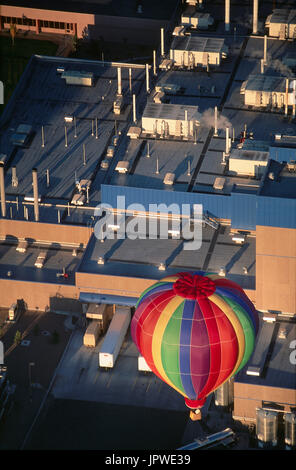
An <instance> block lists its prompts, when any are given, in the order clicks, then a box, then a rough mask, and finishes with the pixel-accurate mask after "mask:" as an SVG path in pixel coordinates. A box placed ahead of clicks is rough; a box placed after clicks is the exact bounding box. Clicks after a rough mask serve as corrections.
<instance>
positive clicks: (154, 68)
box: [153, 51, 157, 76]
mask: <svg viewBox="0 0 296 470" xmlns="http://www.w3.org/2000/svg"><path fill="white" fill-rule="evenodd" d="M153 75H154V76H156V75H157V73H156V51H153Z"/></svg>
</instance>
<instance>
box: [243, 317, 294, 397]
mask: <svg viewBox="0 0 296 470" xmlns="http://www.w3.org/2000/svg"><path fill="white" fill-rule="evenodd" d="M259 325H260V327H259V332H258V336H257V340H256V346H255V350H254V352H253V354H252V356H251V358H250V360H249V362H248V364H247V365H246V366H245V367H244V368H243V369H242V370H241V371H240V372H239V373H238V374H237V375H236V378H235V380H236V382H238V383H243V384H252V385H264V386H266V387H284V388H287V389H292V390H293V389H295V386H296V379H295V365H294V364H293V363H292V361H290V359H289V355H290V353H291V349H290V343H291V341H292V340H293V339H294V338H295V334H296V324H295V322H292V321H288V320H287V319H285V318H284V317H278V318H276V317H275V316H274V315H272V314H269V313H265V314H260V323H259ZM262 398H263V397H262Z"/></svg>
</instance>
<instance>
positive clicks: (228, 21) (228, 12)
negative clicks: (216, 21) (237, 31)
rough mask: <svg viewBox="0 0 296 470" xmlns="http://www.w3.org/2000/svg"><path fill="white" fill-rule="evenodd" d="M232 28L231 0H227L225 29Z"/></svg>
mask: <svg viewBox="0 0 296 470" xmlns="http://www.w3.org/2000/svg"><path fill="white" fill-rule="evenodd" d="M229 29H230V0H225V31H229Z"/></svg>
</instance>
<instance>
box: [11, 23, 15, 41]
mask: <svg viewBox="0 0 296 470" xmlns="http://www.w3.org/2000/svg"><path fill="white" fill-rule="evenodd" d="M10 36H11V39H12V45H13V46H14V38H15V36H16V25H15V24H13V23H11V24H10Z"/></svg>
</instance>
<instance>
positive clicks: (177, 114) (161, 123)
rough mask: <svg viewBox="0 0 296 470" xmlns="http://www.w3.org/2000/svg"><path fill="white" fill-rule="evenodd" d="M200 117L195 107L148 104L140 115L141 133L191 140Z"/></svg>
mask: <svg viewBox="0 0 296 470" xmlns="http://www.w3.org/2000/svg"><path fill="white" fill-rule="evenodd" d="M200 117H201V115H200V113H199V112H198V107H197V106H184V105H177V104H166V103H161V104H157V103H148V104H147V106H146V107H145V109H144V111H143V115H142V132H143V133H144V134H151V135H156V134H159V135H160V136H161V137H162V138H164V137H166V138H169V137H182V138H183V139H190V138H191V139H193V138H194V135H195V132H196V130H197V128H198V127H199V125H200Z"/></svg>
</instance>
